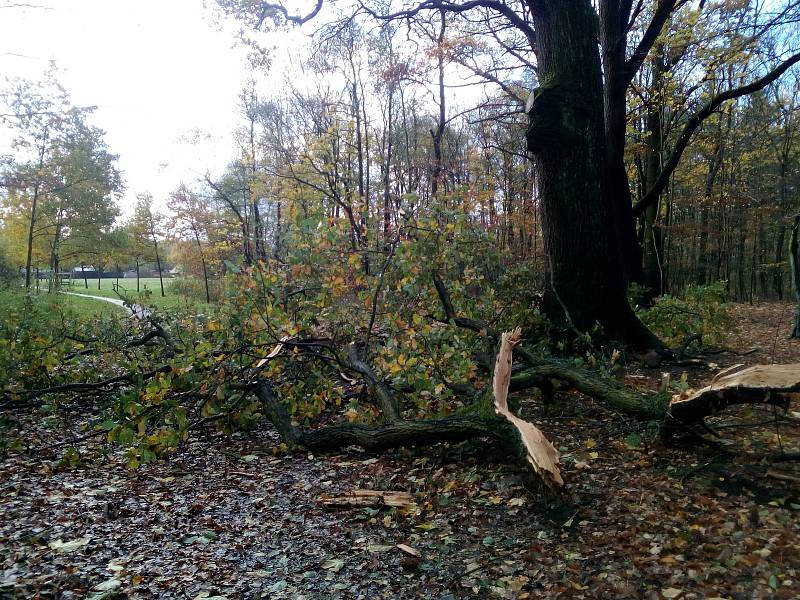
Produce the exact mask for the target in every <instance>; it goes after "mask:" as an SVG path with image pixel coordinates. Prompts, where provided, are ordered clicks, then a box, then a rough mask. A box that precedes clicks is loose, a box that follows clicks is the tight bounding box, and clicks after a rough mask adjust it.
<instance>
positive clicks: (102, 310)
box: [0, 290, 126, 319]
mask: <svg viewBox="0 0 800 600" xmlns="http://www.w3.org/2000/svg"><path fill="white" fill-rule="evenodd" d="M34 298H35V301H36V302H38V303H39V304H40V305H41V306H42V307H43V308H44V309H45V310H46V311H48V312H49V313H51V314H52V315H53V316H54V317H55V316H57V315H58V313H59V312H60V309H64V310H72V311H74V312H75V313H77V314H80V315H84V316H87V315H88V316H94V317H101V316H124V315H125V314H126V312H125V309H124V308H122V307H121V306H115V305H114V304H111V303H110V302H103V301H101V300H94V299H92V298H81V297H79V296H71V295H69V294H48V293H47V291H46V290H42V291H40V292H39V293H34ZM24 300H25V292H24V291H23V290H2V291H0V319H2V318H3V315H4V313H5V312H6V311H7V310H10V309H14V308H18V307H19V306H21V304H22V302H24Z"/></svg>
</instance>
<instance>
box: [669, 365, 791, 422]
mask: <svg viewBox="0 0 800 600" xmlns="http://www.w3.org/2000/svg"><path fill="white" fill-rule="evenodd" d="M796 397H800V363H795V364H788V365H755V366H753V367H750V368H747V369H743V370H741V371H738V372H736V373H730V374H727V375H724V376H722V377H718V378H717V379H715V380H714V381H713V382H712V383H711V385H708V386H706V387H704V388H703V389H700V390H697V391H691V390H690V391H689V392H687V393H684V394H680V395H676V396H673V398H672V401H671V402H670V405H669V414H670V416H671V417H673V418H674V419H677V420H678V421H680V422H682V423H693V422H697V421H699V420H701V419H703V418H705V417H707V416H709V415H712V414H714V413H718V412H720V411H721V410H724V409H725V408H727V407H729V406H732V405H734V404H772V405H775V406H779V407H781V408H783V409H784V410H785V409H788V408H789V403H790V402H791V401H792V400H793V399H795V398H796Z"/></svg>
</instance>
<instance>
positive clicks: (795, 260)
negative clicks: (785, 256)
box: [789, 215, 800, 338]
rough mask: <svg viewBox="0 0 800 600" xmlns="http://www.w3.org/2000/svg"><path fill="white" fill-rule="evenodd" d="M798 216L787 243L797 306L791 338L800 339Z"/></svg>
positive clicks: (799, 223) (799, 236)
mask: <svg viewBox="0 0 800 600" xmlns="http://www.w3.org/2000/svg"><path fill="white" fill-rule="evenodd" d="M799 239H800V215H797V216H796V217H795V218H794V224H793V225H792V236H791V238H790V241H789V265H790V267H791V271H792V288H794V301H795V304H796V305H797V308H796V312H795V317H794V328H793V329H792V336H791V337H793V338H800V241H798V240H799Z"/></svg>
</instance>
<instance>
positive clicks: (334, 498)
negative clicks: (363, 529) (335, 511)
mask: <svg viewBox="0 0 800 600" xmlns="http://www.w3.org/2000/svg"><path fill="white" fill-rule="evenodd" d="M319 501H320V503H321V504H322V505H323V506H325V507H328V508H364V507H367V508H377V507H381V506H392V507H396V508H414V507H416V505H417V504H416V502H414V495H413V494H410V493H408V492H394V491H390V492H384V491H379V490H352V491H350V492H345V493H343V494H323V495H322V496H320V497H319Z"/></svg>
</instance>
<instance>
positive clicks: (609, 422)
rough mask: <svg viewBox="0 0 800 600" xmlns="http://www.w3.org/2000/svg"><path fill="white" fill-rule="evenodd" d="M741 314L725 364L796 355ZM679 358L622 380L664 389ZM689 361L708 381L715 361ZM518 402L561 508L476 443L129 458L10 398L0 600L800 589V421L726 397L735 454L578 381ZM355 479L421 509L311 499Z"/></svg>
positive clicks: (195, 450) (245, 439)
mask: <svg viewBox="0 0 800 600" xmlns="http://www.w3.org/2000/svg"><path fill="white" fill-rule="evenodd" d="M734 314H735V317H736V320H737V322H738V324H739V332H738V334H736V336H734V337H733V338H732V340H731V344H730V345H731V347H732V348H735V349H737V350H740V351H746V350H748V349H750V348H752V347H758V348H759V349H758V350H757V351H755V352H752V353H750V354H746V355H744V356H739V355H736V354H731V353H726V354H720V355H714V356H709V357H707V359H708V360H709V361H713V362H715V363H716V364H717V365H718V368H719V369H722V368H726V367H727V366H730V365H732V364H735V363H745V364H748V365H749V364H756V363H764V362H766V363H769V362H781V363H787V362H800V342H798V341H797V340H793V341H789V340H787V339H786V338H785V332H786V330H787V329H788V324H789V322H790V319H791V315H792V308H791V307H790V306H788V305H777V304H765V305H759V306H737V307H734ZM684 370H685V369H683V368H667V369H642V368H639V367H636V366H632V367H630V368H629V369H628V371H627V372H626V374H625V377H626V381H627V382H628V383H631V384H635V385H638V386H640V387H655V386H656V385H658V382H659V381H660V380H661V377H662V372H665V371H670V372H671V374H672V377H673V379H679V378H680V376H681V373H682V372H683V371H684ZM687 376H688V378H689V383H690V384H691V385H692V386H693V387H700V386H702V385H703V384H704V383H706V382H708V381H709V380H710V378H711V377H712V376H713V371H709V370H708V369H699V368H698V369H692V370H689V371H688V372H687ZM792 410H794V411H800V407H798V406H793V407H792ZM522 413H523V415H524V416H525V417H526V418H528V419H530V420H532V421H535V422H536V423H537V424H539V425H540V427H541V428H542V429H543V430H544V431H545V433H546V434H547V435H548V436H549V438H550V439H551V440H554V442H555V444H556V446H557V447H559V449H560V450H561V453H562V462H563V472H564V479H565V480H566V482H567V490H568V492H567V497H568V498H567V502H566V505H564V506H561V507H558V508H553V507H548V506H547V505H546V503H545V502H544V501H543V500H542V499H541V498H538V497H536V496H534V495H532V494H530V493H528V492H526V490H525V489H524V488H523V487H522V480H521V478H520V471H519V469H518V467H516V466H514V465H510V464H508V463H507V462H506V461H505V460H504V458H503V456H501V455H500V454H499V453H498V452H497V451H490V450H487V448H486V446H485V445H482V444H481V443H480V442H474V443H468V444H461V445H454V446H440V447H437V448H430V449H424V450H415V451H399V452H387V453H383V454H375V455H373V454H368V453H364V452H358V451H355V450H354V451H350V452H346V453H342V454H333V455H326V456H311V455H307V454H293V455H288V456H287V455H281V454H280V453H276V452H273V450H272V448H273V447H274V446H275V445H276V444H277V443H278V439H277V436H276V434H275V433H274V432H273V431H272V430H271V429H270V427H269V426H267V425H264V426H263V427H262V428H261V429H260V430H258V431H255V432H251V433H247V434H237V435H235V436H233V437H221V436H218V435H216V434H214V435H212V434H208V435H207V436H198V437H195V438H193V439H191V440H190V442H188V443H187V445H186V446H185V447H184V448H182V449H181V450H180V451H179V452H178V453H176V455H175V456H174V457H172V458H171V459H169V460H166V461H162V462H158V463H155V464H149V465H143V466H142V467H140V468H139V469H138V470H136V471H129V470H127V469H126V467H125V466H124V459H123V458H122V456H121V454H120V452H119V451H117V450H115V449H113V448H111V447H104V445H103V444H102V443H101V442H97V441H94V440H91V441H87V442H85V443H82V444H80V445H79V446H78V447H79V448H80V460H76V459H77V458H78V457H77V456H72V459H73V460H72V461H69V460H62V457H63V455H64V451H65V450H67V448H68V446H67V445H63V446H60V447H57V446H56V444H58V443H59V442H63V441H64V440H65V439H68V438H65V430H64V420H66V421H67V422H68V424H69V426H70V428H71V430H72V431H74V432H75V435H80V426H81V422H80V420H79V418H78V417H77V416H76V415H75V414H74V413H67V414H64V415H61V416H59V417H50V418H42V416H41V415H32V416H29V417H20V421H19V422H15V423H11V428H12V432H13V430H14V429H16V430H19V431H21V432H24V433H23V435H24V436H25V442H26V445H27V446H28V447H29V448H31V449H37V451H35V452H33V451H32V452H27V453H23V454H15V453H11V452H9V453H8V454H7V455H6V456H5V457H3V458H2V459H1V460H0V598H94V599H95V600H96V599H99V598H181V599H183V598H189V599H202V598H214V597H216V598H221V597H224V598H231V599H233V598H292V599H295V598H370V599H371V598H439V599H444V598H484V597H486V598H592V599H595V598H685V599H691V598H736V599H750V598H786V599H789V598H798V597H800V465H798V464H797V463H796V462H785V461H783V462H782V461H779V460H777V458H776V455H777V454H778V453H779V451H780V449H781V447H782V448H783V449H784V450H786V451H790V450H791V451H795V452H796V451H797V450H798V446H800V426H798V425H797V424H796V422H795V423H794V424H791V423H782V424H781V425H780V427H778V426H776V424H775V420H774V415H773V414H772V412H771V411H769V410H765V411H763V412H762V411H760V410H758V409H752V408H746V409H741V410H737V411H735V412H731V413H728V414H726V415H725V417H724V418H720V419H718V420H717V423H716V427H717V429H718V431H719V432H720V433H721V434H723V436H724V438H725V441H726V444H727V445H726V447H727V448H729V449H731V450H735V451H736V453H735V455H734V457H733V458H731V456H730V455H728V454H721V453H719V451H717V450H714V449H711V448H705V447H701V448H696V447H695V448H692V449H688V450H687V449H675V448H664V447H663V446H660V445H659V443H658V440H657V436H656V432H655V431H654V430H653V429H652V428H648V427H647V426H646V425H643V424H641V423H636V422H633V421H630V420H628V419H626V418H623V417H622V416H619V415H615V414H612V413H609V412H608V411H606V410H604V409H602V408H600V407H598V406H597V405H595V404H594V403H593V402H591V401H587V399H586V398H584V397H581V396H580V395H578V394H575V393H560V394H558V395H557V402H556V403H555V406H551V407H545V406H543V405H542V404H541V403H540V402H539V401H538V400H537V399H536V398H534V397H524V398H522ZM798 416H800V415H798ZM76 419H77V420H76ZM748 423H763V424H762V425H757V426H745V425H747V424H748ZM352 489H377V490H402V491H406V492H411V493H413V494H414V496H415V499H416V506H414V507H411V508H409V509H384V508H380V507H378V508H366V509H364V508H351V509H339V510H331V509H326V508H325V507H323V505H322V504H321V503H320V501H319V499H320V496H321V495H322V494H330V493H334V492H343V491H348V490H352ZM397 544H405V545H407V546H410V547H411V548H413V549H415V550H416V551H417V552H418V553H419V554H420V557H419V558H418V559H417V558H415V557H413V556H411V555H409V554H407V552H404V551H403V550H402V549H400V548H398V547H397Z"/></svg>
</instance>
